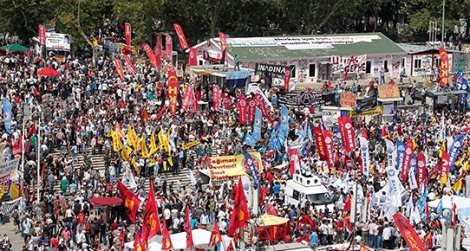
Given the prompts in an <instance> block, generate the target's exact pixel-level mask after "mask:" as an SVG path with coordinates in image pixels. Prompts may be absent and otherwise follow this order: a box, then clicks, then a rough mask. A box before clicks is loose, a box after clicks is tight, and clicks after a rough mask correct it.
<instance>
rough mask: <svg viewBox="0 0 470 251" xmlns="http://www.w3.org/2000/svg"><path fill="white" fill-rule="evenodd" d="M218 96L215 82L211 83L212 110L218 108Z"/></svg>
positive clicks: (217, 87)
mask: <svg viewBox="0 0 470 251" xmlns="http://www.w3.org/2000/svg"><path fill="white" fill-rule="evenodd" d="M219 97H220V92H219V86H218V85H216V84H213V85H212V108H213V110H214V111H218V110H219Z"/></svg>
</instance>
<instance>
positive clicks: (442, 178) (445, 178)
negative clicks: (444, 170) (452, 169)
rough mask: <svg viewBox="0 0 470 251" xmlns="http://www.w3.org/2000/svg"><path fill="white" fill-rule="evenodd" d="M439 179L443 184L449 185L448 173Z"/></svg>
mask: <svg viewBox="0 0 470 251" xmlns="http://www.w3.org/2000/svg"><path fill="white" fill-rule="evenodd" d="M439 181H440V182H441V184H442V185H447V182H449V179H448V176H447V174H444V175H442V176H441V177H440V178H439Z"/></svg>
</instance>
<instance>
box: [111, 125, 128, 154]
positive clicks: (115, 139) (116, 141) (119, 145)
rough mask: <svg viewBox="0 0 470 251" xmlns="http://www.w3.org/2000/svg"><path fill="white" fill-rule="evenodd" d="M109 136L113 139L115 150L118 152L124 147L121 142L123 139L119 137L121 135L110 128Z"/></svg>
mask: <svg viewBox="0 0 470 251" xmlns="http://www.w3.org/2000/svg"><path fill="white" fill-rule="evenodd" d="M108 136H109V137H111V138H112V140H113V151H115V152H117V151H119V150H121V149H122V148H123V147H124V145H123V144H122V142H121V139H119V137H118V136H117V134H116V132H115V131H114V130H110V131H109V132H108Z"/></svg>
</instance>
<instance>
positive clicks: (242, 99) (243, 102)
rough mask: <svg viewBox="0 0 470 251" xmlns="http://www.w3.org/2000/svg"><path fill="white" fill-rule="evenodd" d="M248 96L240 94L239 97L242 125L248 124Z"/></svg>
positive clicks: (239, 114) (239, 116)
mask: <svg viewBox="0 0 470 251" xmlns="http://www.w3.org/2000/svg"><path fill="white" fill-rule="evenodd" d="M246 105H247V104H246V98H245V96H242V95H240V96H239V97H238V122H240V125H246Z"/></svg>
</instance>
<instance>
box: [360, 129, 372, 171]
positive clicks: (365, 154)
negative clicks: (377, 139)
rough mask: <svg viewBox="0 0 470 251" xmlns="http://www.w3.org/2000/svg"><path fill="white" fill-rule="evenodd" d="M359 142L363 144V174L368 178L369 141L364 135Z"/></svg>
mask: <svg viewBox="0 0 470 251" xmlns="http://www.w3.org/2000/svg"><path fill="white" fill-rule="evenodd" d="M359 143H360V144H361V160H362V165H361V167H362V170H361V171H362V175H364V176H365V177H366V179H367V177H369V166H370V163H369V162H370V158H369V141H368V140H367V139H366V138H364V137H359Z"/></svg>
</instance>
